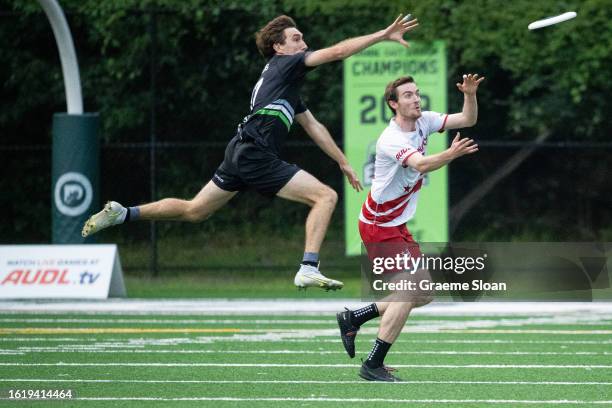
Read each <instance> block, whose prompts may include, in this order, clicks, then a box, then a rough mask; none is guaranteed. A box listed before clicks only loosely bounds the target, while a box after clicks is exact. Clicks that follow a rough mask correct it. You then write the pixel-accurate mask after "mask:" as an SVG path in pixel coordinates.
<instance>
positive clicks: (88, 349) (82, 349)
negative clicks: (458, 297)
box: [0, 345, 612, 356]
mask: <svg viewBox="0 0 612 408" xmlns="http://www.w3.org/2000/svg"><path fill="white" fill-rule="evenodd" d="M94 352H95V353H134V354H219V355H222V354H264V355H268V354H295V355H300V354H312V355H327V354H337V355H344V354H346V352H345V351H341V350H337V351H334V350H188V349H187V350H186V349H152V350H143V349H127V350H125V349H116V348H113V347H105V346H104V345H98V346H91V345H90V346H77V347H59V348H58V347H18V348H16V349H0V355H3V354H6V355H13V354H28V353H67V354H68V353H94ZM393 354H394V355H395V354H398V355H399V354H406V355H422V354H425V355H457V356H465V355H476V356H612V352H607V351H603V352H597V351H455V350H420V351H419V350H417V351H394V352H393Z"/></svg>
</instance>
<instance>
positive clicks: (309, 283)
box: [293, 265, 344, 290]
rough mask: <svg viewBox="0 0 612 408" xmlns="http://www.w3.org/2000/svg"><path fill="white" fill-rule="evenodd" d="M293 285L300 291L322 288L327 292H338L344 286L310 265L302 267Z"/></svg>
mask: <svg viewBox="0 0 612 408" xmlns="http://www.w3.org/2000/svg"><path fill="white" fill-rule="evenodd" d="M293 283H294V284H295V286H297V287H298V288H299V289H306V288H321V289H325V290H337V289H342V287H343V286H344V283H342V282H340V281H337V280H334V279H329V278H327V277H325V276H323V274H321V272H319V268H316V267H314V266H310V265H301V266H300V270H299V271H297V273H296V274H295V279H293Z"/></svg>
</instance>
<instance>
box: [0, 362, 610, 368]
mask: <svg viewBox="0 0 612 408" xmlns="http://www.w3.org/2000/svg"><path fill="white" fill-rule="evenodd" d="M0 366H6V367H41V366H56V367H293V368H305V367H330V368H334V367H338V368H344V367H346V368H355V367H359V365H357V364H280V363H279V364H273V363H64V362H58V363H4V362H0ZM393 366H394V367H398V368H543V369H550V368H555V369H556V368H568V369H574V368H584V369H586V370H591V369H599V368H601V369H612V365H609V364H565V365H564V364H394V365H393Z"/></svg>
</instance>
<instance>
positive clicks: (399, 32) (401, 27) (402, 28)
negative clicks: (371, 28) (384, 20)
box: [383, 14, 419, 47]
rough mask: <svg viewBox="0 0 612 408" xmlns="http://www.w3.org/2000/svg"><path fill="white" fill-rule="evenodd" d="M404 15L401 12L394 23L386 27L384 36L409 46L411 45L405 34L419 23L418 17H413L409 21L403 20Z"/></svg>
mask: <svg viewBox="0 0 612 408" xmlns="http://www.w3.org/2000/svg"><path fill="white" fill-rule="evenodd" d="M403 17H404V16H403V15H402V14H400V15H399V16H397V18H396V19H395V21H394V22H393V24H391V25H390V26H389V27H387V28H385V30H384V32H383V36H384V38H385V39H387V40H389V41H397V42H398V43H400V44H402V45H403V46H404V47H409V46H410V45H409V44H408V42H407V41H406V40H404V34H406V33H407V32H408V31H411V30H414V29H415V28H417V26H418V25H419V22H418V20H417V19H415V18H413V19H411V20H408V21H403V20H402V19H403Z"/></svg>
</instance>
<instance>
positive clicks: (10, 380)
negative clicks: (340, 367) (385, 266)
mask: <svg viewBox="0 0 612 408" xmlns="http://www.w3.org/2000/svg"><path fill="white" fill-rule="evenodd" d="M0 382H48V383H54V382H61V383H110V384H112V383H128V384H132V383H134V384H140V383H143V384H364V385H368V384H376V385H380V384H381V383H375V382H372V381H363V380H343V381H332V380H101V379H47V378H6V379H5V378H2V379H0ZM384 384H394V385H398V384H399V385H401V384H465V385H469V384H489V385H612V382H602V381H585V382H577V381H432V380H423V381H416V380H413V381H402V382H397V383H384Z"/></svg>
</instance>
